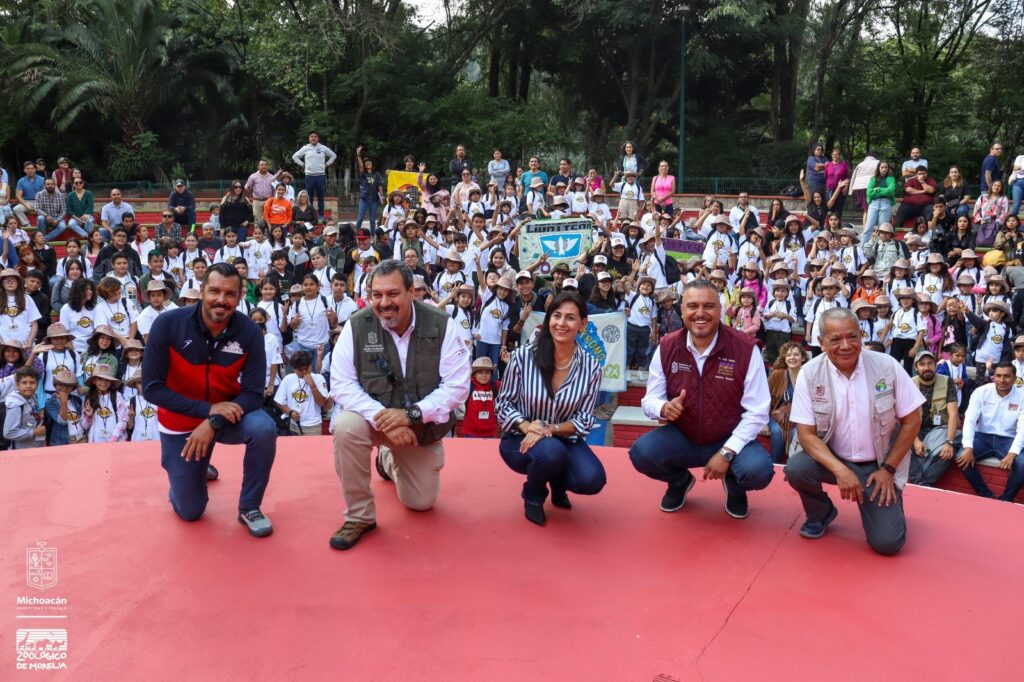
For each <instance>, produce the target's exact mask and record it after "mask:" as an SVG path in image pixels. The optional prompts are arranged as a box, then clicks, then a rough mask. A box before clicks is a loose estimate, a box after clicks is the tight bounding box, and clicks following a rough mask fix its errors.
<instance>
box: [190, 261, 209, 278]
mask: <svg viewBox="0 0 1024 682" xmlns="http://www.w3.org/2000/svg"><path fill="white" fill-rule="evenodd" d="M192 272H193V274H195V277H196V279H202V278H203V277H205V276H206V262H205V261H204V262H201V263H196V264H194V265H193V266H192Z"/></svg>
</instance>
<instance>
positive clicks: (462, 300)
mask: <svg viewBox="0 0 1024 682" xmlns="http://www.w3.org/2000/svg"><path fill="white" fill-rule="evenodd" d="M458 301H459V306H460V307H462V308H468V307H469V306H470V305H472V303H473V295H472V294H459V297H458Z"/></svg>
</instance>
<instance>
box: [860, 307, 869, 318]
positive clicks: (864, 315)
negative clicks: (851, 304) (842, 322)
mask: <svg viewBox="0 0 1024 682" xmlns="http://www.w3.org/2000/svg"><path fill="white" fill-rule="evenodd" d="M869 317H871V311H870V310H868V309H867V308H861V309H860V310H858V311H857V318H858V319H861V320H866V319H868V318H869Z"/></svg>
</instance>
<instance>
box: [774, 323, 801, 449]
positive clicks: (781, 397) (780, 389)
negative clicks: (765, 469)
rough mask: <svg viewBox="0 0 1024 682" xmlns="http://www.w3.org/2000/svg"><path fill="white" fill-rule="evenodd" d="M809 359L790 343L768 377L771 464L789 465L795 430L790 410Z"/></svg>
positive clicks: (796, 344) (786, 345)
mask: <svg viewBox="0 0 1024 682" xmlns="http://www.w3.org/2000/svg"><path fill="white" fill-rule="evenodd" d="M806 360H807V356H806V355H805V354H804V351H803V349H802V348H800V344H798V343H793V342H789V343H786V344H783V346H782V348H780V349H779V356H778V357H777V358H776V359H775V363H774V364H772V369H771V372H769V374H768V391H769V393H771V396H772V401H771V404H770V406H769V415H770V416H769V419H768V429H769V431H770V432H771V454H772V461H773V462H775V463H776V464H782V463H783V462H785V461H786V453H787V452H789V444H790V443H791V442H792V440H793V431H794V428H795V427H793V425H792V424H790V422H789V408H790V405H791V404H792V402H793V388H794V387H795V386H796V378H797V375H798V374H800V368H801V367H803V366H804V362H805V361H806Z"/></svg>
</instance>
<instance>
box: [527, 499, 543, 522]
mask: <svg viewBox="0 0 1024 682" xmlns="http://www.w3.org/2000/svg"><path fill="white" fill-rule="evenodd" d="M525 507H526V520H527V521H529V522H530V523H536V524H537V525H538V526H543V525H544V522H545V521H547V516H545V514H544V505H542V504H533V503H530V502H527V503H525Z"/></svg>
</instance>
